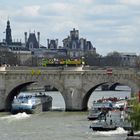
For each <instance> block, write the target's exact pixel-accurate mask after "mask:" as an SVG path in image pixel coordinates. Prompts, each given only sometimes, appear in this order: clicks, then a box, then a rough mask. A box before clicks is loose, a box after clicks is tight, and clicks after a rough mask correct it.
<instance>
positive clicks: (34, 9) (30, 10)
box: [16, 5, 40, 17]
mask: <svg viewBox="0 0 140 140" xmlns="http://www.w3.org/2000/svg"><path fill="white" fill-rule="evenodd" d="M39 9H40V6H38V5H33V6H25V7H23V8H22V9H20V10H18V11H17V12H16V15H17V16H18V15H20V16H32V17H35V16H38V15H39Z"/></svg>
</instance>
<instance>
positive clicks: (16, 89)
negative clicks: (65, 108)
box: [5, 80, 66, 111]
mask: <svg viewBox="0 0 140 140" xmlns="http://www.w3.org/2000/svg"><path fill="white" fill-rule="evenodd" d="M13 83H14V84H9V88H8V89H7V90H6V98H5V110H6V111H10V110H11V104H12V101H13V99H14V96H17V95H18V94H19V93H20V91H21V90H22V89H23V88H24V87H26V86H28V85H30V84H32V83H38V84H39V85H41V86H45V85H51V86H53V87H55V88H56V89H57V90H58V91H59V92H60V94H61V95H62V97H63V99H64V103H65V104H66V101H65V97H64V95H63V94H62V93H63V87H62V86H61V84H60V83H57V82H53V81H50V80H44V81H42V80H28V81H26V82H25V81H20V82H19V81H15V82H13Z"/></svg>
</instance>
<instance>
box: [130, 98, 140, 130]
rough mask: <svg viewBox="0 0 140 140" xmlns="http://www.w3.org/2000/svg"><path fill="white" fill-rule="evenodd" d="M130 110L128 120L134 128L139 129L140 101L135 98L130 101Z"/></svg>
mask: <svg viewBox="0 0 140 140" xmlns="http://www.w3.org/2000/svg"><path fill="white" fill-rule="evenodd" d="M130 104H131V105H132V112H131V113H130V115H129V121H130V122H131V123H132V125H133V128H134V130H140V103H139V102H138V100H137V98H135V99H134V100H132V101H131V102H130Z"/></svg>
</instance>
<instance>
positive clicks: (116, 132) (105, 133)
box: [92, 127, 128, 136]
mask: <svg viewBox="0 0 140 140" xmlns="http://www.w3.org/2000/svg"><path fill="white" fill-rule="evenodd" d="M127 133H128V132H127V131H125V130H124V129H123V128H121V127H119V128H117V129H116V130H111V131H94V132H93V133H92V134H93V135H100V136H101V135H102V136H112V135H120V134H127Z"/></svg>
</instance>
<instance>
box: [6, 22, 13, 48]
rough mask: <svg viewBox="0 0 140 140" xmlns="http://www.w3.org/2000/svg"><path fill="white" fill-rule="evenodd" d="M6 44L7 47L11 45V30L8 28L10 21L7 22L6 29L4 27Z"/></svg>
mask: <svg viewBox="0 0 140 140" xmlns="http://www.w3.org/2000/svg"><path fill="white" fill-rule="evenodd" d="M6 43H7V45H10V44H11V43H12V35H11V28H10V21H9V20H8V21H7V27H6Z"/></svg>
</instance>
